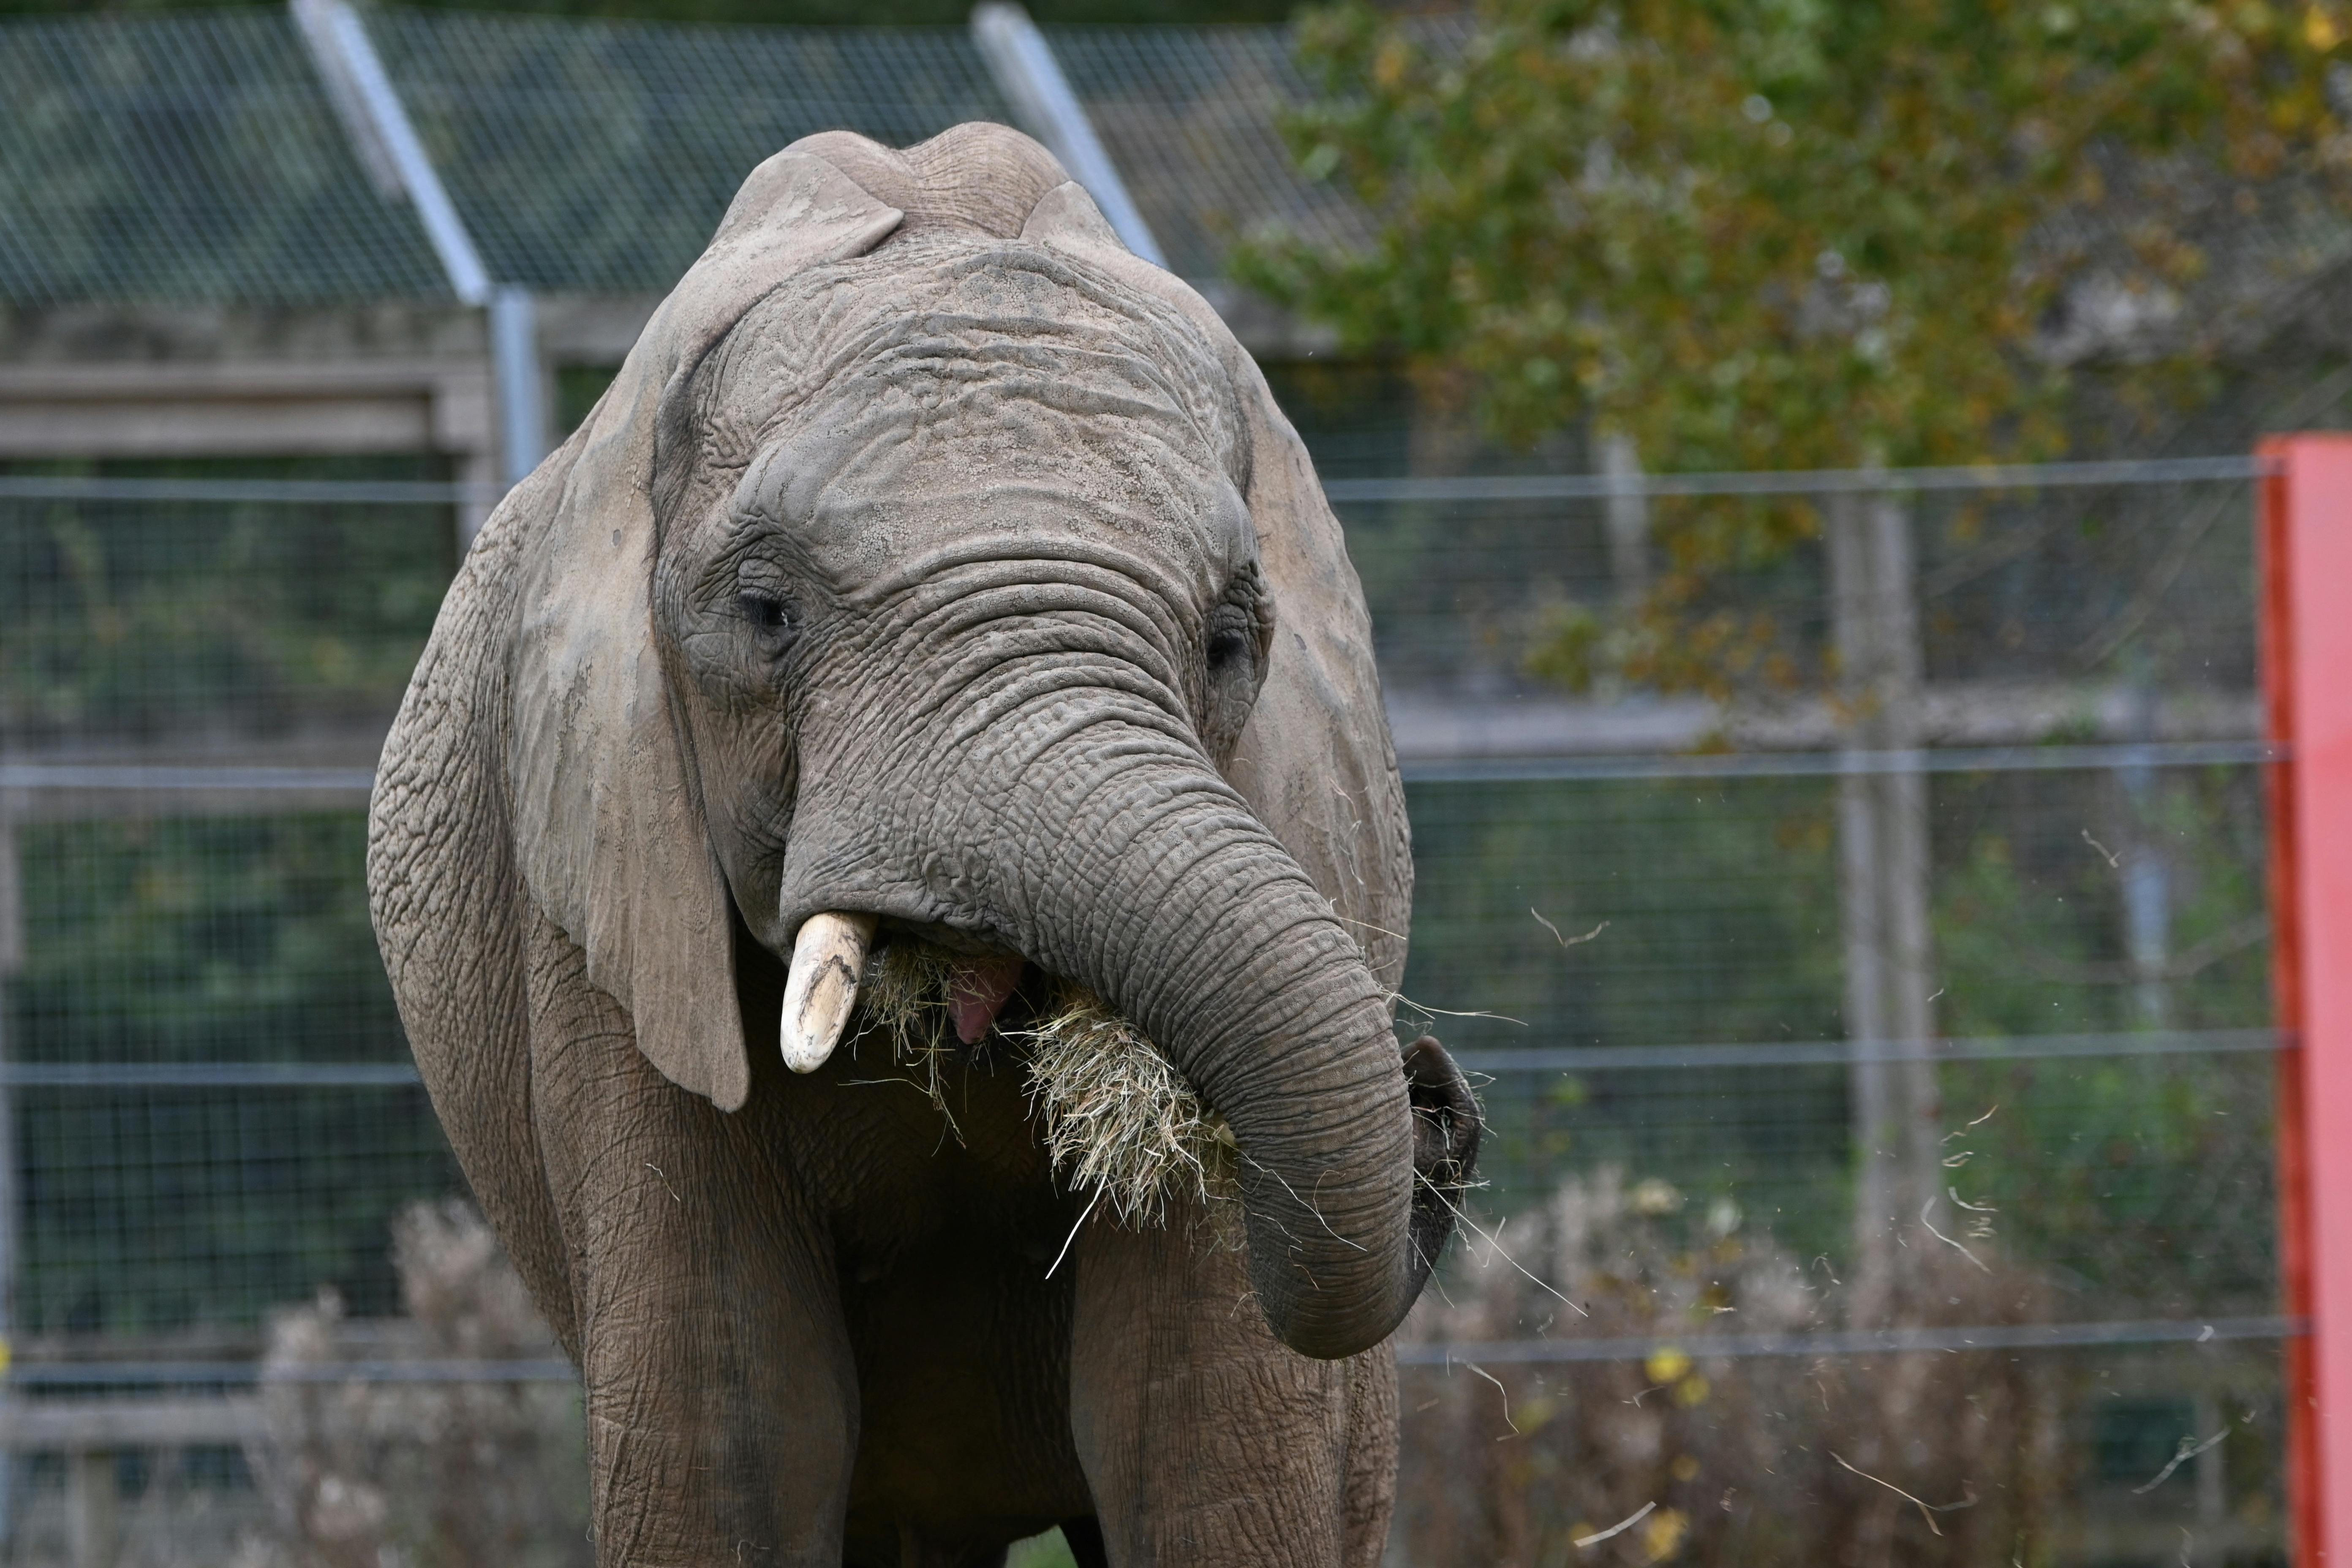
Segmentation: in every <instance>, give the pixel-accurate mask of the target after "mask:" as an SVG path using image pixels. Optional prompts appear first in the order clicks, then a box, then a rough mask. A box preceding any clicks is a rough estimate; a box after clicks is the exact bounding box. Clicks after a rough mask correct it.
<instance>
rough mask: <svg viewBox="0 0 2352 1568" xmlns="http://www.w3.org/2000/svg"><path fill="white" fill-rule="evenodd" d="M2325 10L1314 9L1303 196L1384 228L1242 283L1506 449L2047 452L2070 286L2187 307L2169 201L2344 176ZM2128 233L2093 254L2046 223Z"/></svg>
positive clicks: (1256, 260) (1680, 455)
mask: <svg viewBox="0 0 2352 1568" xmlns="http://www.w3.org/2000/svg"><path fill="white" fill-rule="evenodd" d="M2347 29H2352V18H2347V16H2346V15H2345V14H2344V13H2343V12H2342V11H2340V10H2339V8H2338V7H2336V5H2332V4H2315V5H2309V6H2307V7H2281V6H2274V5H2265V4H2262V3H2260V0H2254V3H2250V4H2245V5H2227V6H2209V5H2193V4H2184V3H2182V0H2094V3H2091V4H2048V5H2040V4H2037V5H1981V4H1977V5H1970V4H1938V3H1937V0H1901V3H1898V4H1895V5H1826V4H1822V3H1820V0H1769V3H1767V4H1761V5H1744V4H1732V3H1728V0H1633V3H1631V4H1622V5H1599V4H1593V3H1591V0H1480V4H1479V5H1477V7H1476V9H1475V13H1473V15H1472V16H1471V18H1469V19H1468V20H1467V21H1466V23H1465V24H1464V25H1460V26H1433V25H1432V24H1431V23H1430V22H1429V21H1428V20H1426V19H1421V18H1411V17H1402V18H1401V17H1398V16H1392V15H1391V14H1388V13H1385V12H1382V11H1381V10H1379V9H1376V8H1375V7H1373V6H1372V5H1369V4H1365V3H1363V0H1344V3H1342V4H1339V5H1332V6H1329V7H1328V8H1325V9H1322V10H1319V11H1316V12H1313V13H1310V14H1309V16H1308V17H1307V22H1306V26H1305V35H1304V43H1305V52H1306V56H1307V62H1308V64H1309V66H1310V68H1313V69H1315V70H1316V71H1318V73H1319V75H1320V79H1321V81H1322V83H1323V89H1324V94H1323V97H1322V98H1321V100H1319V101H1318V103H1316V104H1315V105H1313V106H1312V107H1311V108H1310V109H1309V110H1307V111H1306V112H1304V113H1303V114H1301V115H1300V116H1298V117H1297V121H1295V123H1294V124H1293V126H1292V127H1291V130H1292V134H1293V139H1294V142H1295V146H1296V149H1297V153H1298V154H1299V155H1300V157H1301V158H1302V159H1303V161H1304V165H1305V168H1306V170H1307V173H1308V174H1313V175H1317V176H1319V177H1324V178H1332V179H1339V180H1342V181H1344V182H1346V183H1347V184H1348V185H1349V187H1350V188H1351V189H1352V190H1353V191H1354V192H1355V193H1356V194H1357V195H1359V196H1360V197H1361V198H1362V199H1363V200H1364V201H1365V202H1366V203H1367V204H1368V205H1370V207H1371V208H1372V210H1373V211H1374V212H1375V213H1376V214H1378V215H1379V216H1380V219H1381V229H1380V237H1379V239H1378V242H1377V243H1376V244H1375V245H1374V246H1373V247H1371V248H1370V249H1369V250H1367V251H1365V252H1362V253H1360V254H1355V255H1331V254H1327V253H1322V252H1318V251H1316V250H1314V249H1312V248H1310V247H1305V246H1301V245H1297V244H1287V245H1286V244H1282V243H1278V242H1277V243H1271V244H1267V245H1264V246H1261V247H1256V248H1255V249H1253V250H1251V251H1250V252H1248V253H1247V254H1246V255H1245V258H1244V270H1245V272H1246V273H1247V275H1248V276H1249V278H1250V279H1252V280H1253V281H1255V282H1256V283H1258V284H1259V285H1260V286H1262V287H1265V288H1266V289H1269V290H1271V291H1272V292H1274V293H1275V294H1276V295H1277V296H1279V297H1280V298H1282V299H1284V300H1288V301H1289V302H1291V303H1293V304H1294V305H1297V306H1298V307H1301V308H1303V309H1305V310H1307V311H1309V312H1310V313H1312V314H1313V315H1315V316H1318V317H1319V318H1321V319H1324V320H1326V321H1330V322H1332V323H1334V324H1335V325H1337V326H1338V327H1339V329H1340V330H1341V331H1342V332H1343V333H1344V335H1345V336H1346V338H1347V340H1348V341H1349V342H1350V343H1352V344H1354V345H1356V346H1357V347H1359V348H1366V349H1369V348H1375V347H1378V348H1385V349H1392V350H1396V351H1401V352H1402V353H1405V354H1406V355H1408V356H1410V357H1412V359H1413V360H1415V361H1416V362H1418V363H1422V364H1423V365H1424V366H1431V367H1443V368H1444V369H1446V370H1449V371H1454V372H1459V373H1464V374H1466V375H1467V376H1468V377H1469V378H1470V379H1471V381H1472V383H1473V384H1474V385H1475V395H1476V397H1477V399H1478V401H1479V403H1480V405H1481V406H1482V407H1483V409H1484V410H1485V412H1486V415H1487V416H1489V417H1490V419H1491V420H1492V421H1493V423H1494V424H1495V425H1496V426H1497V427H1498V428H1499V429H1500V430H1502V431H1503V432H1504V433H1506V434H1508V435H1512V436H1515V437H1519V438H1522V439H1525V438H1528V437H1534V436H1537V435H1539V434H1541V433H1543V432H1545V431H1548V430H1550V429H1553V428H1556V427H1559V426H1563V425H1566V424H1569V423H1570V422H1573V421H1577V420H1580V419H1583V418H1586V417H1588V416H1590V417H1593V418H1596V419H1597V420H1598V421H1599V422H1600V423H1601V425H1602V426H1605V427H1607V428H1610V429H1613V430H1616V431H1620V432H1622V433H1623V434H1625V435H1627V436H1630V437H1633V439H1634V440H1635V441H1636V442H1637V443H1638V445H1639V447H1640V449H1641V450H1642V451H1643V454H1644V455H1645V456H1646V457H1648V458H1650V459H1651V461H1652V463H1653V466H1655V467H1660V468H1685V469H1689V468H1749V467H1769V468H1802V467H1812V466H1835V465H1843V464H1853V463H1862V462H1869V461H1879V462H1887V463H1916V462H1932V461H1967V460H1974V459H1977V458H1982V457H1985V456H1987V455H1989V454H1991V453H1994V452H2000V451H2008V452H2017V453H2023V454H2034V453H2041V452H2046V451H2048V450H2049V449H2051V448H2052V447H2054V446H2055V445H2057V443H2058V441H2059V439H2060V437H2061V432H2060V430H2059V427H2058V423H2057V421H2056V419H2055V418H2054V417H2053V409H2054V405H2053V395H2054V394H2055V393H2057V392H2058V391H2060V390H2061V389H2062V387H2063V379H2064V378H2063V374H2061V372H2060V371H2059V370H2058V369H2057V367H2056V366H2055V365H2054V364H2053V363H2052V362H2051V361H2050V360H2049V359H2048V358H2047V357H2044V356H2038V355H2036V354H2035V353H2032V352H2030V351H2031V350H2032V346H2033V341H2034V338H2035V334H2036V332H2037V330H2038V329H2039V328H2040V327H2041V326H2042V325H2043V324H2044V321H2045V314H2046V312H2048V311H2049V310H2051V309H2052V307H2053V305H2055V304H2056V303H2057V302H2058V301H2059V299H2060V292H2061V290H2062V289H2063V287H2064V286H2065V285H2066V284H2067V282H2068V281H2069V280H2070V279H2074V278H2076V277H2079V276H2080V275H2081V274H2082V273H2083V271H2084V268H2088V267H2091V266H2093V265H2097V266H2099V267H2101V268H2107V269H2110V270H2114V269H2118V268H2119V269H2120V270H2119V272H2118V273H2117V276H2118V279H2119V282H2120V284H2121V286H2123V287H2125V288H2127V289H2133V288H2137V289H2158V288H2166V289H2177V288H2179V287H2181V286H2183V285H2186V284H2188V283H2189V282H2191V281H2193V280H2194V279H2195V277H2196V276H2197V274H2198V272H2199V269H2200V266H2201V265H2202V257H2201V254H2200V249H2199V247H2197V245H2196V244H2195V243H2194V242H2193V239H2192V237H2191V236H2190V235H2189V233H2188V232H2187V230H2186V228H2185V227H2184V226H2183V225H2182V224H2181V223H2180V222H2179V221H2178V214H2177V213H2176V212H2174V211H2172V210H2171V209H2169V208H2168V205H2167V204H2166V203H2165V202H2164V201H2163V200H2161V199H2159V198H2160V195H2161V193H2162V191H2163V190H2164V188H2166V186H2167V184H2179V183H2180V182H2184V181H2193V180H2202V179H2208V178H2211V177H2220V178H2224V179H2228V180H2232V181H2244V182H2267V181H2273V180H2275V179H2277V178H2279V177H2281V176H2284V175H2287V174H2295V173H2300V172H2307V171H2316V172H2321V173H2324V174H2335V173H2337V172H2340V171H2341V170H2342V169H2343V168H2344V166H2345V163H2346V150H2345V145H2344V142H2343V139H2342V134H2341V128H2340V126H2339V123H2338V120H2337V116H2336V112H2335V111H2334V110H2333V109H2332V108H2331V107H2330V104H2329V100H2328V96H2327V93H2326V86H2325V84H2326V68H2327V67H2328V64H2329V62H2330V61H2331V59H2332V58H2335V56H2336V53H2337V51H2338V49H2339V47H2341V46H2342V45H2343V44H2344V42H2345V40H2346V37H2347ZM2083 214H2091V215H2095V216H2101V217H2104V218H2111V219H2112V220H2113V221H2114V222H2115V223H2116V224H2117V225H2119V226H2120V228H2119V232H2120V233H2121V235H2122V237H2123V244H2122V245H2121V247H2120V248H2119V250H2116V251H2115V252H2114V253H2106V252H2105V251H2103V250H2102V249H2101V247H2097V246H2092V245H2084V244H2078V243H2072V242H2069V241H2067V240H2065V239H2064V238H2063V237H2062V227H2063V226H2062V225H2061V224H2060V223H2059V221H2058V220H2060V219H2062V218H2065V217H2069V216H2079V215H2083Z"/></svg>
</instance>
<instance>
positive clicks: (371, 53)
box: [289, 0, 548, 550]
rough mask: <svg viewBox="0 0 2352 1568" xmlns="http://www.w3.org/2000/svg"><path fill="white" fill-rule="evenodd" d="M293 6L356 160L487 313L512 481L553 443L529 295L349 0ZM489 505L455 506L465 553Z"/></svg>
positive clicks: (465, 298)
mask: <svg viewBox="0 0 2352 1568" xmlns="http://www.w3.org/2000/svg"><path fill="white" fill-rule="evenodd" d="M289 6H290V8H291V10H292V13H293V16H294V25H295V27H296V28H297V29H298V30H299V32H300V34H301V36H302V41H303V43H304V45H305V47H308V49H309V50H310V59H311V62H312V64H314V65H315V66H316V67H317V68H318V71H319V78H320V81H321V82H322V83H323V84H324V86H325V89H326V92H327V98H328V100H329V101H330V102H331V104H332V105H333V106H334V109H335V112H336V115H337V118H339V119H340V120H341V121H342V124H343V129H344V131H345V132H346V133H347V134H348V135H349V136H350V137H351V139H352V145H353V147H354V148H355V149H356V150H357V155H358V157H359V159H360V162H361V163H362V165H364V166H365V167H366V168H367V169H368V170H369V171H370V173H371V174H372V176H373V177H374V178H375V179H376V180H377V182H378V184H379V185H380V186H383V185H386V184H389V185H391V186H393V187H396V188H397V189H398V190H399V191H400V192H401V193H403V194H404V195H406V196H407V198H408V200H409V203H410V205H413V206H414V207H415V209H416V219H417V222H418V223H420V224H422V225H423V226H424V227H425V238H426V239H427V240H429V241H430V242H431V243H432V246H433V254H434V255H435V256H436V257H437V258H439V259H440V262H441V270H442V272H443V274H444V275H445V276H446V278H447V279H448V280H449V292H450V293H452V294H454V295H456V296H457V300H458V301H459V302H460V303H462V304H467V305H476V306H479V307H481V308H482V309H483V310H484V311H485V312H486V313H487V315H488V333H489V340H490V342H489V348H490V363H491V376H490V383H491V385H490V390H491V395H492V396H494V397H496V398H497V399H498V421H499V430H498V434H499V477H500V479H503V480H504V481H505V483H506V484H507V485H508V486H509V487H511V486H513V485H515V484H516V483H518V482H520V480H521V479H523V478H524V477H526V476H527V475H529V474H530V471H531V469H533V468H537V467H538V466H539V461H540V459H541V458H543V457H545V456H546V455H547V446H548V441H547V397H546V393H545V386H544V372H543V370H542V368H541V361H540V355H539V347H538V331H537V325H536V320H537V312H536V311H535V310H533V308H532V302H531V297H530V292H529V291H528V290H527V289H522V288H520V287H516V286H514V285H510V284H508V285H501V284H497V283H494V282H493V281H492V280H491V278H490V271H489V268H488V266H487V265H486V264H485V263H484V262H483V260H482V253H481V249H480V247H478V246H477V245H475V243H474V237H473V235H472V234H471V233H469V232H468V231H467V227H466V220H465V219H464V218H463V217H462V216H459V215H458V212H457V203H456V202H455V201H453V200H451V199H450V195H449V191H448V187H446V185H444V184H442V183H441V174H440V172H439V171H438V170H436V168H434V166H433V159H432V157H431V155H430V154H428V153H426V152H425V142H424V140H423V139H422V138H421V137H419V136H418V135H417V133H416V126H415V122H414V121H411V120H410V119H409V117H408V109H407V106H406V105H405V104H404V103H403V102H401V100H400V90H399V89H397V88H395V87H394V85H393V82H392V73H391V72H389V71H387V70H385V69H384V68H383V58H382V57H381V56H379V55H378V54H377V53H376V49H375V44H374V41H373V39H371V38H370V37H368V30H367V24H366V23H365V22H364V21H362V19H361V17H360V15H359V13H358V12H356V11H354V10H353V9H352V6H351V5H350V3H349V0H289ZM489 510H490V509H489V507H488V506H487V505H483V504H480V503H478V502H475V501H468V502H467V505H465V506H463V507H461V508H460V509H459V510H458V522H457V545H458V548H459V549H460V550H463V549H465V548H466V547H467V546H468V545H470V544H472V543H473V542H474V534H475V533H476V532H477V531H478V530H479V529H480V527H481V525H482V522H483V521H484V519H486V518H487V517H488V515H489Z"/></svg>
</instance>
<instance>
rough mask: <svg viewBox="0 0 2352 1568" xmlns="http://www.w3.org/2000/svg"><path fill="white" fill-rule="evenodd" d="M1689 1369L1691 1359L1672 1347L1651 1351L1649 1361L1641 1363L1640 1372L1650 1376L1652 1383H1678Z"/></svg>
mask: <svg viewBox="0 0 2352 1568" xmlns="http://www.w3.org/2000/svg"><path fill="white" fill-rule="evenodd" d="M1690 1369H1691V1358H1690V1357H1688V1356H1686V1355H1685V1354H1684V1353H1683V1352H1680V1351H1678V1350H1676V1349H1675V1348H1674V1347H1673V1346H1672V1345H1668V1346H1667V1347H1665V1348H1664V1349H1663V1350H1655V1351H1652V1352H1650V1359H1649V1360H1648V1361H1646V1362H1644V1363H1642V1370H1643V1371H1644V1372H1646V1373H1649V1374H1650V1381H1651V1382H1652V1383H1680V1382H1681V1381H1682V1380H1683V1376H1684V1374H1685V1373H1688V1372H1689V1371H1690Z"/></svg>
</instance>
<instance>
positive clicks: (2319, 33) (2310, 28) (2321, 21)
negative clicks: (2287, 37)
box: [2303, 5, 2344, 55]
mask: <svg viewBox="0 0 2352 1568" xmlns="http://www.w3.org/2000/svg"><path fill="white" fill-rule="evenodd" d="M2303 41H2304V42H2305V43H2306V44H2309V45H2310V46H2311V47H2312V51H2313V52H2314V53H2315V54H2322V55H2324V54H2326V52H2327V51H2328V50H2330V49H2332V48H2334V47H2336V45H2338V44H2340V43H2342V42H2343V41H2344V30H2343V29H2342V28H2341V27H2339V26H2336V18H2335V17H2333V16H2329V15H2328V14H2327V12H2326V8H2324V7H2322V6H2318V5H2314V6H2312V7H2311V8H2310V9H2308V10H2306V11H2305V12H2304V14H2303Z"/></svg>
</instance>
